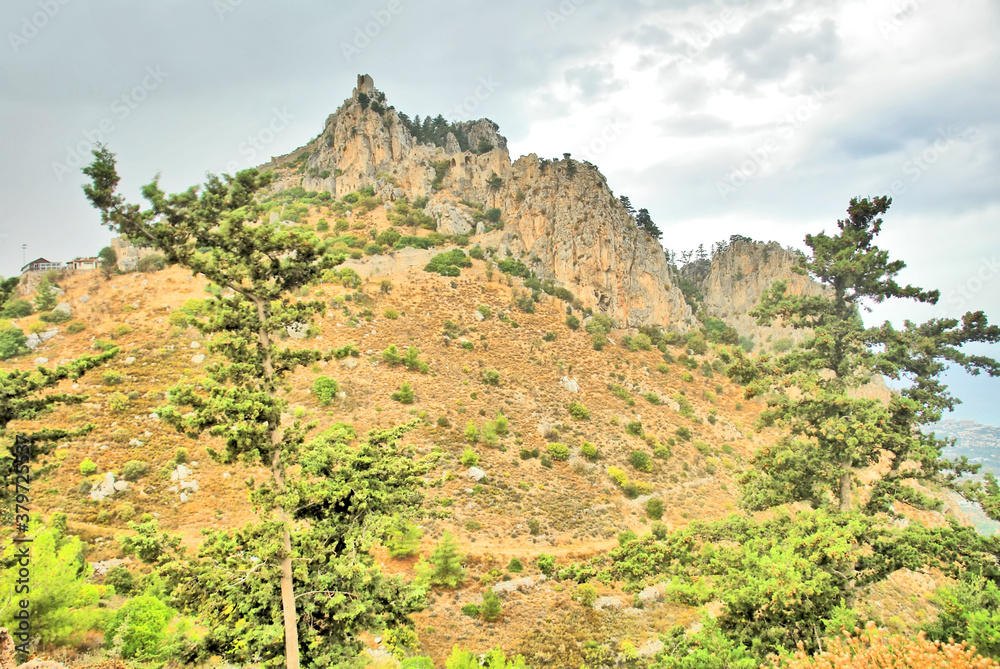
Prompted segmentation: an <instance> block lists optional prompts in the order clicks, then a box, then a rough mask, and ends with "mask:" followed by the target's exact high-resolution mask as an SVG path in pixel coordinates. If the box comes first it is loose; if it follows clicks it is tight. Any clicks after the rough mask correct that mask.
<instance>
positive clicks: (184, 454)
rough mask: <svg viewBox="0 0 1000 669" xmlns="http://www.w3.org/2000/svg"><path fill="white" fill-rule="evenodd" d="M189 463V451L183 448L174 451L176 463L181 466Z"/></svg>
mask: <svg viewBox="0 0 1000 669" xmlns="http://www.w3.org/2000/svg"><path fill="white" fill-rule="evenodd" d="M187 461H188V449H186V448H184V447H183V446H182V447H180V448H178V449H177V450H176V451H174V462H176V463H177V464H179V465H182V464H184V463H185V462H187Z"/></svg>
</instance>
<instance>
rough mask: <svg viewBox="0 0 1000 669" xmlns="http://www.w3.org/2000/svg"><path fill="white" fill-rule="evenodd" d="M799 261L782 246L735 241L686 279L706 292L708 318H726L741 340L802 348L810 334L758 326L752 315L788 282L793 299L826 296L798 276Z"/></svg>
mask: <svg viewBox="0 0 1000 669" xmlns="http://www.w3.org/2000/svg"><path fill="white" fill-rule="evenodd" d="M799 257H800V254H799V253H798V252H797V251H795V250H793V249H788V248H783V247H782V246H781V245H780V244H778V243H777V242H770V243H766V242H758V241H754V240H752V239H747V238H745V237H735V238H734V239H732V240H731V242H730V243H729V244H727V245H725V247H724V248H723V249H722V250H721V251H719V252H717V253H715V254H714V255H713V257H712V259H711V260H697V261H695V262H691V263H688V264H687V265H685V266H684V267H683V268H681V272H680V274H681V277H682V278H684V279H687V280H688V281H690V282H691V283H693V284H694V286H695V287H696V288H697V289H698V291H699V292H700V293H701V297H702V300H701V304H700V306H699V308H700V309H703V310H704V313H706V314H707V315H709V316H712V317H714V318H718V319H721V320H722V321H724V322H725V323H726V324H727V325H730V326H731V327H733V328H735V329H736V330H737V332H739V333H740V336H742V337H747V338H749V339H751V340H752V341H753V344H754V348H755V349H757V350H760V349H761V348H765V349H771V348H772V347H773V346H774V343H775V342H778V341H780V340H783V339H784V340H790V341H791V343H798V342H800V341H802V339H803V338H804V337H805V332H804V331H802V330H794V329H792V328H790V327H785V326H782V325H781V324H780V323H773V324H772V325H770V326H762V325H758V324H757V322H756V320H755V319H754V318H753V317H752V316H750V315H749V312H750V311H752V310H753V309H754V308H755V307H756V306H757V302H758V301H759V300H760V297H761V295H763V294H764V292H765V291H766V290H768V289H769V288H770V287H771V285H772V284H773V283H774V282H775V281H777V280H780V279H783V280H785V281H787V282H788V292H789V293H790V294H792V295H803V294H804V295H819V294H821V293H822V291H823V287H822V286H820V285H819V284H818V283H816V282H815V281H813V280H812V279H810V278H809V277H808V276H803V275H801V274H796V273H795V272H793V271H792V270H793V268H794V267H795V266H797V265H798V259H799ZM779 347H780V346H779Z"/></svg>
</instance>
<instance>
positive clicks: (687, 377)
mask: <svg viewBox="0 0 1000 669" xmlns="http://www.w3.org/2000/svg"><path fill="white" fill-rule="evenodd" d="M681 381H684V382H685V383H691V382H692V381H694V377H693V376H691V372H684V373H682V374H681Z"/></svg>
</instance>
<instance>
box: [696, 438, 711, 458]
mask: <svg viewBox="0 0 1000 669" xmlns="http://www.w3.org/2000/svg"><path fill="white" fill-rule="evenodd" d="M691 445H692V446H694V449H695V450H696V451H698V452H699V453H701V454H702V455H711V454H712V447H711V446H709V445H708V444H706V443H705V442H704V441H696V442H694V443H693V444H691Z"/></svg>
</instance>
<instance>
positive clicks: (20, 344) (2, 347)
mask: <svg viewBox="0 0 1000 669" xmlns="http://www.w3.org/2000/svg"><path fill="white" fill-rule="evenodd" d="M27 341H28V338H27V337H25V336H24V332H22V331H21V330H19V329H18V328H7V329H5V330H0V360H8V359H10V358H13V357H14V356H18V355H24V354H25V353H27V352H28V351H30V350H31V349H29V348H28V347H27V345H26V342H27Z"/></svg>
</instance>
